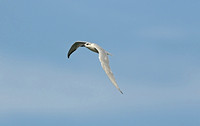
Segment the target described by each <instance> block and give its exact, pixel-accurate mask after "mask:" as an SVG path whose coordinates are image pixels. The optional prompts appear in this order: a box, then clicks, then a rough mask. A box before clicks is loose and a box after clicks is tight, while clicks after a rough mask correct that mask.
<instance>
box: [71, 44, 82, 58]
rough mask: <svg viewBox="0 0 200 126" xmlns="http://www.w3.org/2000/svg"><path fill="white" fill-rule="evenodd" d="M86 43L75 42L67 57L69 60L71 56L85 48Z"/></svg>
mask: <svg viewBox="0 0 200 126" xmlns="http://www.w3.org/2000/svg"><path fill="white" fill-rule="evenodd" d="M85 43H86V42H75V43H74V44H73V45H72V46H71V48H70V49H69V51H68V54H67V57H68V58H69V57H70V55H71V54H72V53H73V52H74V51H75V50H76V49H77V48H78V47H82V46H84V44H85Z"/></svg>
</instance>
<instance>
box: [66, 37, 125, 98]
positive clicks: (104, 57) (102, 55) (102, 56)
mask: <svg viewBox="0 0 200 126" xmlns="http://www.w3.org/2000/svg"><path fill="white" fill-rule="evenodd" d="M79 47H86V48H88V49H89V50H91V51H93V52H96V53H98V54H99V60H100V62H101V66H102V68H103V70H104V71H105V72H106V74H107V76H108V78H109V79H110V81H111V82H112V83H113V85H114V86H115V87H116V88H117V89H118V90H119V91H120V92H121V93H122V94H123V92H122V91H121V90H120V88H119V86H118V85H117V82H116V80H115V77H114V75H113V73H112V71H111V69H110V66H109V60H108V55H111V54H110V53H109V52H107V51H105V50H104V49H103V48H101V47H100V46H99V45H97V44H95V43H91V42H85V41H77V42H75V43H74V44H73V45H72V46H71V48H70V49H69V51H68V54H67V57H68V58H69V57H70V55H71V54H72V53H73V52H74V51H75V50H76V49H77V48H79Z"/></svg>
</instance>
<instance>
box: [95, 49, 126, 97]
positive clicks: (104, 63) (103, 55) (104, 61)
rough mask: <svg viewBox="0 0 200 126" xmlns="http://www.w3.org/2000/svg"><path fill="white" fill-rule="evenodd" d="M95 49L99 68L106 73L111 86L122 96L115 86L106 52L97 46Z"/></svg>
mask: <svg viewBox="0 0 200 126" xmlns="http://www.w3.org/2000/svg"><path fill="white" fill-rule="evenodd" d="M96 49H97V50H98V52H99V60H100V62H101V66H102V68H103V70H104V71H105V72H106V74H107V76H108V78H109V79H110V81H111V82H112V83H113V85H114V86H115V87H116V88H117V89H118V90H119V91H120V92H121V93H122V94H123V92H122V91H121V90H120V88H119V86H118V85H117V82H116V80H115V77H114V75H113V73H112V71H111V69H110V66H109V59H108V56H107V52H106V51H105V50H104V49H102V48H101V47H99V46H97V47H96Z"/></svg>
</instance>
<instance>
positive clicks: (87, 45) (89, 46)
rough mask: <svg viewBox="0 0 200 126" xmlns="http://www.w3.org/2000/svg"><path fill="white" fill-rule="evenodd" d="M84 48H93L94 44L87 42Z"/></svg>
mask: <svg viewBox="0 0 200 126" xmlns="http://www.w3.org/2000/svg"><path fill="white" fill-rule="evenodd" d="M84 46H85V47H87V48H91V47H92V43H90V42H86V43H85V44H84Z"/></svg>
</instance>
